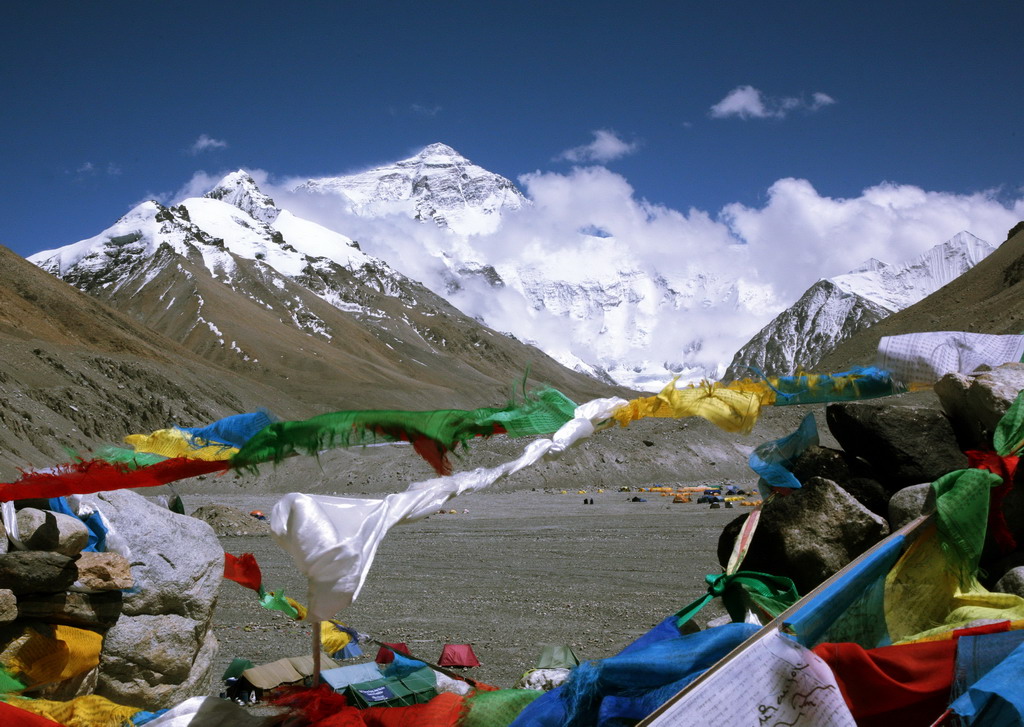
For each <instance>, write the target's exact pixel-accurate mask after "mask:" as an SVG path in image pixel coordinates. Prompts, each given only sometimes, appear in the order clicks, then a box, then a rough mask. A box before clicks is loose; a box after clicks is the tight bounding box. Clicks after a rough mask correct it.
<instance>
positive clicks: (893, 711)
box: [813, 639, 957, 727]
mask: <svg viewBox="0 0 1024 727" xmlns="http://www.w3.org/2000/svg"><path fill="white" fill-rule="evenodd" d="M956 643H957V640H956V639H948V640H944V641H927V642H922V643H916V644H901V645H898V646H881V647H879V648H877V649H864V648H863V647H861V646H858V645H857V644H851V643H839V644H818V645H817V646H815V647H814V649H813V651H814V653H815V654H817V655H818V656H820V657H821V658H822V659H824V660H825V662H826V663H827V664H828V665H829V667H830V668H831V669H832V673H833V674H835V677H836V682H838V683H839V689H840V691H841V692H842V694H843V698H844V699H845V700H846V704H847V706H848V707H849V708H850V712H851V714H853V717H854V719H855V720H857V724H858V725H860V727H891V725H899V726H900V727H915V726H916V725H922V726H923V727H928V726H929V725H931V724H932V723H933V722H935V720H936V719H938V718H939V716H940V715H941V714H942V713H943V712H944V711H945V710H946V707H947V706H948V704H949V692H950V687H951V686H952V684H953V672H954V667H955V663H956Z"/></svg>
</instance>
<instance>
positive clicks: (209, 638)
mask: <svg viewBox="0 0 1024 727" xmlns="http://www.w3.org/2000/svg"><path fill="white" fill-rule="evenodd" d="M216 654H217V639H216V637H215V636H214V635H213V630H212V629H209V628H208V624H206V623H203V622H200V621H196V620H194V619H190V618H185V617H184V616H176V615H167V616H124V617H122V618H121V619H120V620H119V621H118V622H117V624H116V625H115V626H114V627H113V628H112V629H110V631H108V632H107V634H106V637H105V639H104V642H103V652H102V654H101V656H100V675H99V684H98V685H97V688H96V693H97V694H100V695H102V696H104V697H107V698H108V699H111V700H113V701H115V702H118V703H119V704H126V705H130V706H136V707H143V708H146V709H151V710H152V709H162V708H165V707H171V706H173V705H175V704H178V703H179V702H182V701H184V700H185V699H188V698H189V697H194V696H199V695H205V694H208V693H209V690H210V683H211V681H210V680H211V670H212V668H213V661H214V658H215V657H216Z"/></svg>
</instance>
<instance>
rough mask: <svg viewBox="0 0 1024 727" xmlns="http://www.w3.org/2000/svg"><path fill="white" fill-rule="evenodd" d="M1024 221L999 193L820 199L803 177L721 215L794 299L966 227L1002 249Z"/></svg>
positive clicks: (890, 193) (891, 190)
mask: <svg viewBox="0 0 1024 727" xmlns="http://www.w3.org/2000/svg"><path fill="white" fill-rule="evenodd" d="M1022 216H1024V198H1018V199H1016V200H1011V201H1010V202H1009V204H1003V203H1001V202H1000V201H998V200H997V197H996V193H995V192H993V191H988V192H978V193H975V194H954V193H950V192H929V191H926V190H923V189H921V188H920V187H915V186H912V185H905V184H904V185H900V184H891V183H883V184H879V185H876V186H873V187H869V188H867V189H865V190H863V191H862V192H861V193H860V195H859V196H857V197H852V198H849V199H844V198H834V197H827V196H822V195H820V194H819V193H818V192H817V190H815V189H814V187H813V186H812V185H811V183H810V182H808V181H807V180H805V179H780V180H779V181H777V182H775V183H774V184H773V185H772V186H771V187H770V188H769V190H768V202H767V203H766V204H765V205H764V206H763V207H760V208H751V207H746V206H745V205H742V204H739V203H733V204H730V205H726V207H725V208H724V209H723V210H722V214H721V215H720V219H721V221H722V222H723V223H724V224H726V225H728V226H729V229H730V231H731V232H732V234H734V235H736V236H737V237H738V238H740V239H742V240H743V241H744V242H745V243H747V245H748V246H749V248H750V251H751V259H752V262H753V263H754V264H755V265H756V266H757V268H758V270H759V271H760V273H761V275H762V277H763V278H764V279H766V280H767V281H769V282H771V284H772V285H773V286H774V287H775V289H776V290H778V291H779V293H780V294H781V295H783V297H784V298H786V299H788V300H792V299H795V297H796V296H799V295H800V294H801V293H802V292H803V291H804V290H805V289H806V288H807V287H809V286H810V285H811V284H812V283H814V282H815V280H817V279H819V278H822V277H830V276H833V275H839V274H842V273H845V272H847V271H848V270H851V269H853V268H855V267H856V266H858V265H860V264H861V263H862V262H864V261H865V260H867V259H868V258H872V257H874V258H878V259H879V260H883V261H885V262H890V263H895V262H899V261H901V260H906V259H908V258H911V257H914V256H916V255H918V254H920V253H922V252H924V251H925V250H927V249H928V248H930V247H932V246H934V245H937V244H939V243H941V242H944V241H946V240H947V239H949V238H950V237H952V236H953V235H955V234H956V233H957V232H960V231H961V230H967V231H969V232H971V233H973V234H974V235H976V236H977V237H980V238H981V239H983V240H986V241H987V242H990V243H992V244H994V245H998V244H999V243H1000V242H1002V241H1003V240H1004V239H1005V238H1006V231H1007V230H1008V229H1009V228H1010V227H1012V226H1013V225H1014V224H1015V223H1016V222H1017V221H1018V220H1020V219H1022Z"/></svg>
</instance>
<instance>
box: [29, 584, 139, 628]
mask: <svg viewBox="0 0 1024 727" xmlns="http://www.w3.org/2000/svg"><path fill="white" fill-rule="evenodd" d="M123 598H124V597H123V595H122V594H121V592H120V591H107V592H105V593H73V592H69V593H31V594H26V595H20V596H18V617H19V618H30V619H36V620H38V621H45V622H47V623H60V624H68V625H70V626H83V627H86V628H91V629H100V630H105V629H108V628H110V627H111V626H113V625H114V624H115V623H117V619H118V616H120V615H121V602H122V600H123Z"/></svg>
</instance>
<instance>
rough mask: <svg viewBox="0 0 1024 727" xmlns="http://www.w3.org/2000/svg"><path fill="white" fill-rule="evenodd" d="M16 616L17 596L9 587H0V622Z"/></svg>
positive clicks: (5, 621) (10, 619) (8, 620)
mask: <svg viewBox="0 0 1024 727" xmlns="http://www.w3.org/2000/svg"><path fill="white" fill-rule="evenodd" d="M16 618H18V598H17V597H16V596H15V595H14V591H12V590H10V589H9V588H0V623H10V622H11V621H13V620H14V619H16Z"/></svg>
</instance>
